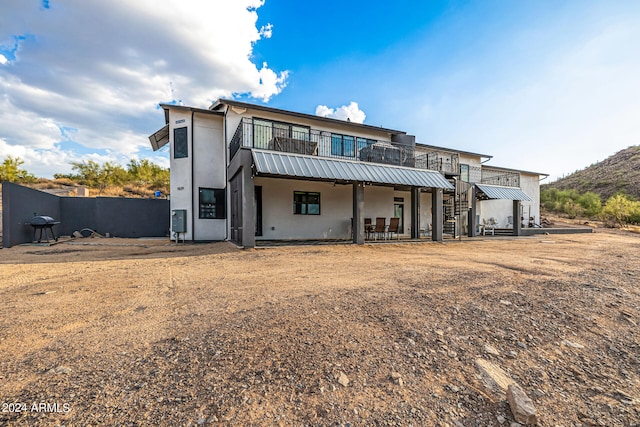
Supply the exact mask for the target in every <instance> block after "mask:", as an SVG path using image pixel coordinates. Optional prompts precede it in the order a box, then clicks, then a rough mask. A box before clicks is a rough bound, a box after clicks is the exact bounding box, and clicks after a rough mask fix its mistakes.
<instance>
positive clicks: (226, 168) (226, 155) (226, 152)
mask: <svg viewBox="0 0 640 427" xmlns="http://www.w3.org/2000/svg"><path fill="white" fill-rule="evenodd" d="M227 111H229V106H228V105H226V106H225V109H224V126H223V128H222V133H223V135H222V138H223V144H224V188H225V192H224V197H225V199H226V203H225V210H226V212H225V213H224V216H225V218H226V220H225V224H224V235H225V237H224V240H225V241H228V240H229V228H230V225H229V210H230V205H231V197H230V195H229V194H228V189H229V185H228V184H229V175H228V174H229V148H228V147H227Z"/></svg>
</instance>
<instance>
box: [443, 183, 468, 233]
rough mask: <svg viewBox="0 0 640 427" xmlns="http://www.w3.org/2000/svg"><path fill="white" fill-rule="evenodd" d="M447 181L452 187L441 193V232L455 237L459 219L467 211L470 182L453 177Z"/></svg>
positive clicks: (458, 229)
mask: <svg viewBox="0 0 640 427" xmlns="http://www.w3.org/2000/svg"><path fill="white" fill-rule="evenodd" d="M448 181H449V182H450V183H451V185H452V186H454V189H452V190H445V191H444V193H443V206H442V217H443V218H442V219H443V224H442V232H443V233H444V234H447V235H450V236H452V237H453V238H454V239H455V238H456V237H457V236H458V232H459V231H460V227H459V226H458V224H460V219H461V218H463V217H464V216H466V215H467V212H468V211H469V189H470V188H471V187H472V184H469V183H468V182H464V181H461V180H460V179H453V178H448Z"/></svg>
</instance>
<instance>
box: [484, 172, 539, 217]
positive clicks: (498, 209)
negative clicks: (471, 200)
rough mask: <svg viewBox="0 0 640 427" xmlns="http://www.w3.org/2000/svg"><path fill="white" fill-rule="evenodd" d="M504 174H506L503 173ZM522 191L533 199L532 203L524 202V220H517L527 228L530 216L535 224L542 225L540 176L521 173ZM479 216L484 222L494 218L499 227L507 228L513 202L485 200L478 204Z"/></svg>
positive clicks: (522, 212) (522, 213)
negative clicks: (533, 218)
mask: <svg viewBox="0 0 640 427" xmlns="http://www.w3.org/2000/svg"><path fill="white" fill-rule="evenodd" d="M503 173H504V172H503ZM520 189H521V190H522V191H524V193H525V194H526V195H527V196H529V197H530V198H531V201H530V202H529V201H522V202H521V203H520V204H521V211H520V212H521V216H524V220H522V221H521V220H520V218H515V220H517V221H521V222H522V223H524V227H525V228H526V227H527V226H528V224H529V216H533V217H535V222H536V223H537V224H539V223H540V182H539V175H536V174H527V173H524V172H520ZM477 214H478V215H480V224H482V220H483V219H485V220H487V221H488V220H489V218H491V217H493V218H495V219H496V220H497V221H498V227H503V228H504V227H507V222H508V217H509V216H512V215H513V200H483V201H481V202H478V205H477Z"/></svg>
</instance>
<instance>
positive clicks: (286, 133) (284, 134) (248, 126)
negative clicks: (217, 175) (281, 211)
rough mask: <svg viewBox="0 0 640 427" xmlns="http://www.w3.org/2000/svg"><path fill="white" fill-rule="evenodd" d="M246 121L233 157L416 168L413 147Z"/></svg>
mask: <svg viewBox="0 0 640 427" xmlns="http://www.w3.org/2000/svg"><path fill="white" fill-rule="evenodd" d="M263 123H265V121H262V120H255V121H254V120H252V119H250V118H246V117H245V118H243V119H242V121H241V122H240V124H239V125H238V128H237V129H236V131H235V133H234V135H233V138H232V139H231V143H230V144H229V152H230V155H231V158H233V156H234V155H235V154H236V152H237V151H238V150H239V149H240V147H247V148H260V149H265V150H273V151H281V152H286V153H298V154H306V155H310V156H320V157H329V158H337V159H348V160H358V161H363V162H372V163H383V164H389V165H398V166H408V167H415V150H414V148H413V147H408V146H405V145H399V144H394V143H392V142H388V141H377V140H373V139H365V138H358V137H354V136H349V135H342V134H337V133H336V134H334V133H331V132H328V131H320V130H317V129H311V128H305V127H303V126H298V125H288V124H284V123H277V122H273V123H272V124H263Z"/></svg>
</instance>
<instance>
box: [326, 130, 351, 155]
mask: <svg viewBox="0 0 640 427" xmlns="http://www.w3.org/2000/svg"><path fill="white" fill-rule="evenodd" d="M331 155H333V156H344V157H354V156H355V155H356V152H355V138H354V137H352V136H348V135H340V134H337V133H332V134H331Z"/></svg>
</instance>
